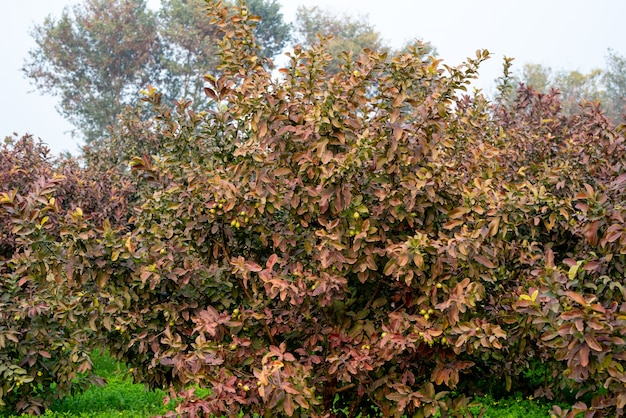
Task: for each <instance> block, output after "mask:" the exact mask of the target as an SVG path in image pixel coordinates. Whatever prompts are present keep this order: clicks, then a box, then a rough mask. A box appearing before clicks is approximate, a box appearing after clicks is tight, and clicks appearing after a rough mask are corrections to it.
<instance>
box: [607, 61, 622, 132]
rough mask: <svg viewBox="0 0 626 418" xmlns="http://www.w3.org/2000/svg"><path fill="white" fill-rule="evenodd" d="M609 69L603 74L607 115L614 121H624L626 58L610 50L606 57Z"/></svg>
mask: <svg viewBox="0 0 626 418" xmlns="http://www.w3.org/2000/svg"><path fill="white" fill-rule="evenodd" d="M606 64H607V68H606V69H605V71H604V74H603V82H604V86H605V88H606V100H607V102H608V104H609V106H608V109H607V113H608V115H609V116H610V117H611V118H612V119H613V120H622V121H623V119H624V117H623V115H624V113H626V110H625V109H624V105H626V102H625V101H624V100H625V99H626V58H625V57H624V56H622V55H619V54H618V53H617V52H615V51H612V50H609V53H608V55H607V57H606Z"/></svg>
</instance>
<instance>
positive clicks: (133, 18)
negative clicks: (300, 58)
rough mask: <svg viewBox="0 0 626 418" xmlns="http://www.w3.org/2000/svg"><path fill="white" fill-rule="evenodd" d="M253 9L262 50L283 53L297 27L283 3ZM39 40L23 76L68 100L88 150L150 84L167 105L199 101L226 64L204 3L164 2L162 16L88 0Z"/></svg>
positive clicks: (139, 2)
mask: <svg viewBox="0 0 626 418" xmlns="http://www.w3.org/2000/svg"><path fill="white" fill-rule="evenodd" d="M249 10H250V13H252V14H259V15H261V16H262V17H264V18H266V21H264V22H263V23H261V24H259V25H257V26H256V29H255V35H257V36H258V38H259V42H260V46H259V47H260V48H261V52H262V53H263V54H267V56H268V57H269V56H273V55H275V54H277V53H278V52H280V51H281V50H282V48H284V46H285V45H286V43H287V42H288V40H289V39H290V26H289V25H288V24H286V23H284V22H283V17H282V14H281V13H280V9H279V6H278V4H277V3H276V1H275V0H253V1H251V2H250V6H249ZM32 34H33V37H34V38H35V41H36V43H37V47H36V48H35V49H33V50H32V51H30V53H29V57H28V59H27V60H26V62H25V65H24V68H23V70H24V73H25V74H26V76H27V77H29V78H30V79H31V80H32V81H33V83H34V84H35V86H36V87H37V88H38V89H40V90H41V91H42V92H44V93H52V94H54V95H57V96H60V97H61V102H60V104H59V107H58V109H59V111H60V113H61V114H62V115H63V116H64V117H65V118H67V119H68V120H69V121H70V122H71V123H72V125H74V127H75V128H76V130H75V132H76V133H80V135H81V136H82V138H83V139H84V140H85V141H86V142H87V143H88V144H89V143H92V142H94V141H99V140H102V139H103V138H104V137H106V136H107V135H108V127H109V126H111V125H113V124H114V123H115V121H116V117H117V116H118V115H119V114H120V112H121V111H122V110H123V109H124V107H125V106H126V105H131V107H135V105H136V104H137V101H138V98H139V94H138V91H139V89H141V88H142V87H144V86H145V85H146V84H148V83H150V84H152V85H156V86H159V87H160V88H161V89H162V90H163V91H164V92H165V96H166V98H167V99H170V100H171V99H180V98H186V99H189V100H193V101H194V102H195V103H199V102H200V98H201V96H202V95H203V92H202V89H203V81H202V77H203V75H204V74H205V73H206V72H208V71H210V70H211V71H213V70H215V67H216V65H217V63H218V62H219V58H218V57H217V56H216V53H217V52H216V43H217V39H216V38H215V29H214V28H213V26H212V25H211V22H210V21H209V19H207V18H206V2H204V1H203V0H163V1H162V8H161V10H160V12H159V13H158V14H157V13H154V12H152V11H150V10H149V9H148V8H147V5H146V1H145V0H86V1H85V2H84V3H81V4H79V5H76V6H74V7H73V8H67V9H65V10H64V12H63V14H62V15H61V17H60V18H59V19H54V18H53V17H48V18H47V19H46V20H45V21H44V23H43V24H41V25H38V26H36V27H35V28H34V30H33V32H32Z"/></svg>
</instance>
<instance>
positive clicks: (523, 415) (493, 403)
mask: <svg viewBox="0 0 626 418" xmlns="http://www.w3.org/2000/svg"><path fill="white" fill-rule="evenodd" d="M93 360H94V369H95V370H96V372H97V373H98V374H99V375H100V376H103V377H105V378H106V379H107V385H106V386H104V387H93V388H91V389H89V390H87V391H86V392H84V393H81V394H79V395H75V396H70V397H67V398H65V399H63V400H60V401H57V402H55V403H54V404H53V405H52V406H51V408H50V410H48V411H46V413H45V414H44V415H42V417H44V418H114V417H115V418H119V417H128V418H148V417H152V416H155V415H161V414H165V413H166V412H167V411H168V407H166V406H164V405H163V397H164V396H165V393H164V392H162V391H158V390H157V391H151V390H146V388H145V387H144V386H143V385H141V384H135V383H133V382H132V379H131V378H130V376H129V375H128V373H127V369H126V367H125V366H124V365H123V364H120V363H118V362H116V361H114V360H113V359H111V358H110V357H108V356H106V355H105V356H102V355H98V354H96V355H94V358H93ZM473 404H475V405H476V404H479V405H480V406H473V407H471V408H470V411H472V413H474V414H478V413H479V412H480V410H481V409H482V408H485V411H484V415H483V417H484V418H518V417H519V418H545V417H549V416H550V411H551V410H552V406H551V405H550V404H549V403H542V402H541V401H537V400H533V399H522V398H520V397H511V398H509V399H500V400H495V399H493V398H491V397H482V398H478V399H475V400H474V402H473ZM0 417H1V418H16V416H15V415H8V414H6V413H4V414H3V413H1V412H0Z"/></svg>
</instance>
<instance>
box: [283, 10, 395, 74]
mask: <svg viewBox="0 0 626 418" xmlns="http://www.w3.org/2000/svg"><path fill="white" fill-rule="evenodd" d="M295 35H296V36H295V37H296V41H297V42H299V43H300V44H301V45H302V46H303V47H304V48H311V47H312V46H313V45H315V44H317V43H318V35H321V36H323V37H332V39H330V40H329V42H328V48H327V49H328V53H329V54H330V55H331V56H332V57H333V59H332V60H331V61H330V62H329V66H328V72H329V73H331V74H334V73H337V72H338V71H339V65H340V63H341V59H340V58H339V57H340V55H341V53H342V52H346V51H347V52H351V53H352V54H353V55H354V56H356V55H359V54H360V53H361V51H363V49H364V48H369V49H371V50H373V51H387V50H389V46H388V45H387V44H386V43H385V42H384V40H383V39H382V36H381V34H380V33H379V32H378V31H377V30H376V29H375V28H374V26H373V25H371V24H370V23H369V22H368V21H367V18H366V17H364V16H361V17H359V18H355V17H352V16H348V15H342V16H337V15H333V14H332V13H330V12H329V11H327V10H323V9H321V8H320V7H318V6H312V7H306V6H300V7H299V8H298V11H297V13H296V21H295Z"/></svg>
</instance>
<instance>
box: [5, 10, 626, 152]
mask: <svg viewBox="0 0 626 418" xmlns="http://www.w3.org/2000/svg"><path fill="white" fill-rule="evenodd" d="M278 1H279V3H281V5H282V7H283V13H284V15H285V17H286V19H287V20H293V17H294V15H295V11H296V9H297V7H298V6H299V5H307V6H312V5H319V6H321V7H324V8H328V9H330V10H332V11H336V12H338V13H344V12H345V13H348V14H351V15H361V14H367V15H368V16H369V20H370V22H371V23H372V24H374V25H375V27H376V28H377V29H378V30H379V31H380V33H381V34H382V35H383V37H384V38H385V39H387V40H388V41H389V42H390V43H391V44H392V45H393V46H395V47H399V46H401V45H403V44H404V43H405V41H407V40H411V39H413V38H420V39H423V40H425V41H429V42H431V43H432V44H433V45H434V46H435V47H436V48H437V51H438V53H439V55H440V57H441V58H443V59H444V61H445V62H446V63H448V64H460V63H461V62H462V61H463V60H464V59H465V57H467V56H474V53H475V51H476V49H482V48H486V49H488V50H489V51H490V52H492V54H493V57H492V59H491V60H490V61H489V62H488V63H486V64H485V65H484V66H483V67H482V71H481V78H480V80H479V82H478V84H477V85H478V86H479V87H481V88H484V89H485V90H486V91H487V92H490V91H491V89H492V86H493V80H494V79H495V78H496V77H498V76H499V75H500V71H501V68H502V57H503V55H507V56H511V57H515V59H516V60H515V64H516V66H517V68H520V67H521V65H522V64H523V63H526V62H533V63H539V64H543V65H547V66H551V67H552V68H554V69H568V70H579V71H583V72H584V71H589V70H590V69H592V68H597V67H603V66H604V64H605V61H604V59H605V56H606V54H607V50H608V49H609V48H611V49H613V50H615V51H616V52H618V53H619V54H621V55H626V24H624V21H623V19H624V16H626V1H624V0H596V1H594V2H590V1H588V0H584V1H583V0H526V1H511V0H509V1H507V0H447V1H436V0H429V1H422V0H412V1H411V0H384V1H381V0H310V1H305V0H278ZM78 2H80V0H13V1H6V0H5V1H3V2H2V13H0V56H1V57H2V63H1V64H0V94H1V102H0V138H4V137H5V136H6V135H10V134H12V133H13V132H17V133H19V134H20V135H21V134H24V133H27V132H29V133H32V134H34V135H35V136H37V137H40V138H41V139H42V140H43V141H44V142H46V143H47V144H49V145H50V147H51V148H52V150H53V151H54V152H60V151H63V150H69V151H70V152H72V153H76V152H77V150H78V144H77V142H76V141H75V140H74V139H72V138H71V136H70V135H69V134H68V133H67V131H69V130H70V129H71V126H70V125H69V124H68V123H67V122H65V121H64V120H63V118H62V117H61V116H60V115H59V114H58V113H57V111H56V109H55V106H56V103H57V101H56V99H55V98H54V97H50V96H42V95H40V94H38V93H37V92H33V87H32V86H31V85H30V84H29V82H28V80H26V79H25V78H24V76H23V75H22V72H21V71H20V68H21V66H22V64H23V61H24V58H25V57H26V55H27V51H28V50H29V49H31V48H32V47H33V45H34V42H33V41H32V39H31V37H30V35H29V31H30V28H32V26H33V24H35V23H40V22H42V21H43V19H44V18H45V17H46V16H47V15H49V14H52V15H53V16H58V15H59V14H60V13H61V11H62V10H63V8H64V7H65V6H68V5H72V4H76V3H78ZM149 3H150V4H152V5H158V4H159V3H160V2H159V0H149Z"/></svg>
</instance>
